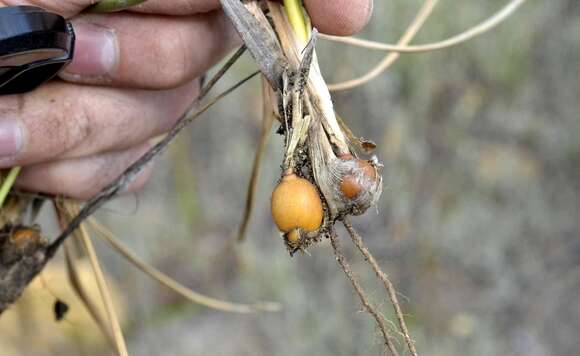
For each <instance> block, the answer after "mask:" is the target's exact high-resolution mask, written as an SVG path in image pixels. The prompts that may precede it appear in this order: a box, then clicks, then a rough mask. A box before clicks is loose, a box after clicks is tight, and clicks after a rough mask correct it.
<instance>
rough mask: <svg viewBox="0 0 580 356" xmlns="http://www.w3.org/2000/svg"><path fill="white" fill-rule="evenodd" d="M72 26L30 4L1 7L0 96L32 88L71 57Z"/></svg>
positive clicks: (59, 17)
mask: <svg viewBox="0 0 580 356" xmlns="http://www.w3.org/2000/svg"><path fill="white" fill-rule="evenodd" d="M74 40H75V36H74V31H73V28H72V25H71V24H70V23H69V22H68V21H66V19H65V18H63V17H62V16H60V15H58V14H54V13H51V12H47V11H45V10H43V9H41V8H38V7H33V6H12V7H3V8H0V95H7V94H18V93H24V92H27V91H31V90H33V89H35V88H36V87H38V86H39V85H41V84H42V83H44V82H46V81H47V80H49V79H51V78H52V77H54V76H55V75H56V74H57V73H58V72H59V71H60V70H62V69H63V68H64V67H65V66H66V65H67V64H68V63H69V62H70V61H71V59H72V57H73V53H74Z"/></svg>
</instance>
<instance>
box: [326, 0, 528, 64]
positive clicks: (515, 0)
mask: <svg viewBox="0 0 580 356" xmlns="http://www.w3.org/2000/svg"><path fill="white" fill-rule="evenodd" d="M525 1H526V0H512V1H511V2H510V3H508V4H507V5H506V6H504V7H503V8H502V9H501V10H499V11H498V12H496V13H495V14H493V15H492V16H490V17H489V18H487V19H486V20H485V21H483V22H481V23H479V24H477V25H476V26H473V27H471V28H470V29H468V30H466V31H463V32H461V33H459V34H457V35H455V36H453V37H449V38H447V39H445V40H441V41H438V42H433V43H427V44H422V45H414V46H400V45H396V44H388V43H381V42H376V41H369V40H365V39H361V38H356V37H340V36H331V35H324V34H321V35H320V37H321V38H324V39H327V40H330V41H334V42H340V43H345V44H349V45H353V46H358V47H363V48H367V49H372V50H378V51H388V52H400V53H417V52H429V51H436V50H441V49H445V48H450V47H454V46H458V45H460V44H462V43H465V42H467V41H469V40H471V39H473V38H475V37H477V36H480V35H482V34H484V33H486V32H488V31H490V30H491V29H493V28H495V27H496V26H498V25H499V24H501V23H502V22H504V21H505V20H506V19H507V18H508V17H510V16H511V15H512V14H513V13H514V12H515V11H516V10H517V9H518V8H519V7H520V5H522V4H523V3H524V2H525Z"/></svg>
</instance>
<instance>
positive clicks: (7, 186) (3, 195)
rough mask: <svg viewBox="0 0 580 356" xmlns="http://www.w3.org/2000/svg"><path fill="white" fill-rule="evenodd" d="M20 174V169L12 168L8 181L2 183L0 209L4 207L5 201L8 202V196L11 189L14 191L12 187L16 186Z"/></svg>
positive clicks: (7, 177)
mask: <svg viewBox="0 0 580 356" xmlns="http://www.w3.org/2000/svg"><path fill="white" fill-rule="evenodd" d="M19 173H20V167H12V168H11V169H10V172H8V175H7V176H6V179H4V181H3V182H2V186H1V187H0V209H1V208H2V206H3V205H4V201H5V200H6V197H7V196H8V193H9V192H10V189H12V186H13V185H14V182H15V181H16V178H18V174H19Z"/></svg>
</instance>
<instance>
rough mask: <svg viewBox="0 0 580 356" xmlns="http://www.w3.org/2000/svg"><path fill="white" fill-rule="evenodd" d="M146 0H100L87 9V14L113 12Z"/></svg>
mask: <svg viewBox="0 0 580 356" xmlns="http://www.w3.org/2000/svg"><path fill="white" fill-rule="evenodd" d="M145 1H147V0H102V1H100V2H98V3H96V4H94V5H93V6H91V7H89V8H88V9H87V10H86V11H88V12H115V11H122V10H125V9H127V8H130V7H131V6H135V5H139V4H141V3H142V2H145Z"/></svg>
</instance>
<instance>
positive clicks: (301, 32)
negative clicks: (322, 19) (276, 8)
mask: <svg viewBox="0 0 580 356" xmlns="http://www.w3.org/2000/svg"><path fill="white" fill-rule="evenodd" d="M284 8H285V9H286V15H287V16H288V21H289V22H290V25H291V26H292V29H293V30H294V32H295V33H296V36H297V37H298V40H299V41H300V42H301V43H302V44H306V43H307V42H308V38H309V35H308V34H309V29H308V26H307V25H306V24H307V23H308V21H307V20H306V16H304V8H303V7H302V1H301V0H284Z"/></svg>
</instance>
